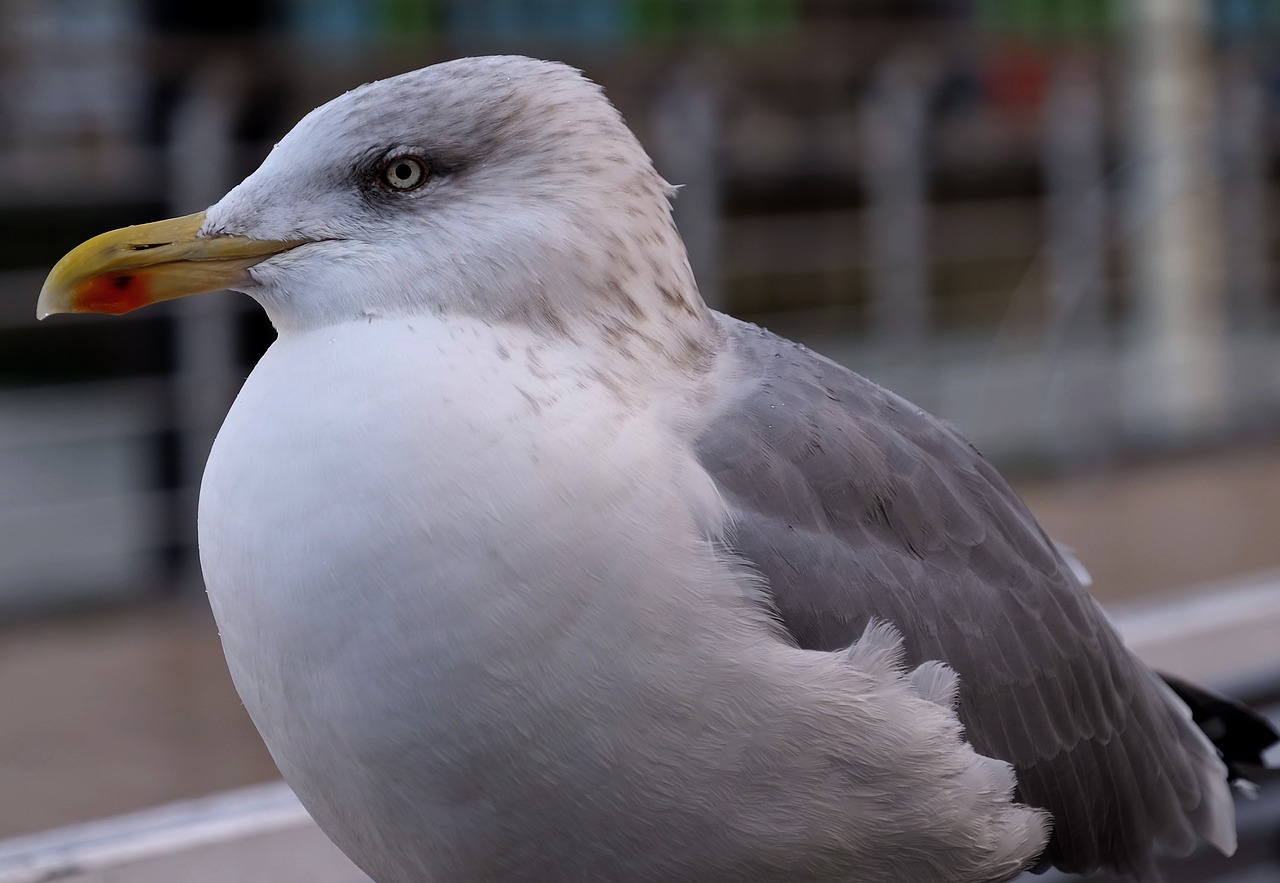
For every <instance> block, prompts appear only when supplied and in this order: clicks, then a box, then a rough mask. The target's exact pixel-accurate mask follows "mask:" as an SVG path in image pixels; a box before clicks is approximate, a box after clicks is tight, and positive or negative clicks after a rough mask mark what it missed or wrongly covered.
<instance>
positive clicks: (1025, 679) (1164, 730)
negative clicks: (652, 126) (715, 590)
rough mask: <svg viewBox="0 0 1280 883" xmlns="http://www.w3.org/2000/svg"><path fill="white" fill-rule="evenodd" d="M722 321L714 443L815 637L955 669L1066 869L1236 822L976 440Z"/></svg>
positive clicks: (726, 486) (963, 709) (1133, 869)
mask: <svg viewBox="0 0 1280 883" xmlns="http://www.w3.org/2000/svg"><path fill="white" fill-rule="evenodd" d="M721 321H722V322H723V323H724V325H725V327H726V332H727V334H728V335H729V338H730V341H731V345H732V347H733V350H734V353H735V357H736V359H737V360H738V365H737V369H738V374H737V376H736V377H735V379H734V382H733V383H731V384H728V385H727V386H728V387H730V388H732V389H733V392H732V393H731V394H728V395H727V397H726V400H725V401H724V402H722V406H723V407H722V410H721V411H720V412H719V413H718V416H717V417H715V418H714V420H713V421H712V422H711V424H710V426H709V427H708V429H707V430H706V431H705V433H704V434H703V435H702V437H701V438H700V439H699V441H698V454H699V458H700V459H701V461H702V463H703V465H704V467H705V468H706V469H707V471H708V472H709V474H710V475H711V476H712V478H713V479H714V480H715V481H716V483H717V485H718V486H719V489H720V491H721V493H722V494H723V496H724V498H725V499H726V501H727V502H728V504H729V508H730V512H731V514H732V517H733V522H734V523H733V530H732V537H731V542H732V545H733V547H734V549H735V551H736V552H737V553H738V554H740V555H741V556H742V557H743V558H745V559H746V560H748V561H750V562H751V563H752V564H753V565H754V566H755V567H756V568H757V569H758V570H759V572H760V573H761V575H762V576H763V577H764V578H765V579H766V580H767V582H768V584H769V586H770V589H771V592H772V594H773V600H774V603H775V605H776V607H777V611H778V613H779V615H780V617H781V619H782V621H783V623H784V625H785V626H786V627H787V629H788V631H789V632H790V633H791V635H792V636H793V638H794V639H795V640H796V642H797V643H798V644H799V645H800V646H802V647H806V648H811V649H820V650H834V649H838V648H840V647H845V646H848V645H849V644H851V643H853V641H854V640H855V639H856V638H857V637H858V635H860V634H861V633H862V630H863V629H864V628H865V627H866V624H867V622H868V621H869V620H870V619H872V618H875V619H882V620H885V621H888V622H891V623H893V624H894V625H895V626H896V627H897V628H898V629H899V630H900V631H901V632H902V634H903V636H904V638H905V647H906V650H907V654H908V661H909V663H910V664H911V665H912V666H915V665H919V664H921V663H923V662H926V661H927V660H930V659H941V660H943V661H945V662H946V663H947V664H949V665H950V666H951V667H952V668H954V669H955V670H956V671H957V672H958V673H959V675H960V706H959V713H960V717H961V720H962V721H963V722H964V724H965V727H966V733H967V734H968V738H969V739H970V740H971V741H972V742H973V744H974V746H975V747H976V748H977V749H978V750H979V751H980V752H981V753H983V754H988V755H991V756H993V757H997V758H1000V759H1002V760H1006V761H1008V762H1009V763H1011V764H1012V765H1013V766H1014V768H1015V769H1016V770H1017V776H1018V787H1019V793H1020V795H1021V797H1022V798H1023V799H1024V800H1026V801H1027V802H1028V803H1031V804H1033V805H1036V806H1040V807H1044V808H1046V809H1048V810H1049V811H1050V812H1051V813H1052V814H1053V816H1054V822H1055V830H1054V835H1053V840H1052V841H1051V843H1050V846H1049V848H1048V852H1047V853H1046V858H1047V859H1048V860H1049V861H1051V862H1052V863H1054V864H1056V865H1058V866H1059V867H1061V868H1063V869H1064V870H1069V871H1078V872H1083V871H1089V870H1092V869H1094V868H1097V867H1107V868H1110V869H1113V870H1116V871H1119V872H1121V873H1129V874H1133V875H1134V876H1137V877H1139V878H1146V877H1149V876H1151V875H1152V874H1154V866H1153V864H1152V844H1153V842H1154V841H1157V840H1158V841H1160V842H1162V843H1163V844H1164V845H1165V846H1167V847H1168V848H1170V849H1173V850H1175V851H1179V852H1185V851H1186V850H1187V849H1189V848H1190V847H1191V845H1192V844H1193V841H1194V836H1193V832H1194V833H1199V834H1200V835H1201V836H1204V837H1208V838H1211V839H1212V838H1214V832H1215V831H1218V832H1221V830H1222V829H1223V819H1224V817H1225V818H1226V819H1227V821H1228V822H1229V820H1230V819H1229V814H1230V813H1232V812H1233V809H1232V806H1231V803H1230V796H1229V793H1228V792H1227V789H1226V784H1225V768H1224V767H1222V764H1221V763H1220V762H1219V761H1218V760H1217V758H1216V756H1215V755H1214V754H1213V753H1212V750H1211V748H1210V747H1209V746H1208V743H1207V742H1206V741H1205V740H1204V739H1203V738H1202V737H1201V736H1200V734H1199V733H1198V732H1194V731H1193V728H1192V725H1191V724H1190V723H1189V721H1187V720H1186V719H1185V718H1184V716H1183V715H1182V714H1181V713H1180V711H1179V709H1178V708H1177V707H1176V705H1175V704H1174V703H1173V702H1171V701H1170V699H1169V696H1170V695H1171V694H1169V692H1168V691H1167V690H1162V689H1161V687H1162V686H1163V685H1162V684H1160V683H1159V681H1158V680H1157V679H1156V678H1155V676H1154V675H1152V674H1151V672H1150V671H1149V670H1148V669H1147V668H1146V667H1145V666H1143V665H1142V663H1141V662H1139V661H1138V660H1137V659H1136V658H1135V657H1134V656H1133V655H1132V654H1131V653H1130V652H1129V651H1128V650H1127V649H1126V648H1125V647H1124V646H1123V644H1122V643H1121V642H1120V639H1119V638H1118V637H1117V635H1116V634H1115V632H1114V631H1113V630H1112V628H1111V626H1110V625H1109V624H1108V622H1107V621H1106V618H1105V616H1104V615H1103V614H1102V613H1101V611H1100V610H1099V609H1098V608H1097V606H1096V605H1095V604H1094V602H1093V601H1092V599H1091V598H1090V597H1089V596H1088V594H1087V592H1086V591H1085V590H1084V588H1083V587H1082V586H1081V584H1080V582H1079V580H1078V578H1077V576H1076V575H1075V573H1074V572H1073V569H1072V567H1071V565H1070V564H1069V563H1068V562H1067V561H1066V560H1064V558H1063V556H1062V554H1061V553H1060V552H1059V550H1058V548H1057V547H1056V546H1055V545H1054V543H1053V542H1052V541H1051V540H1050V539H1049V538H1048V537H1047V536H1046V535H1045V533H1044V531H1043V530H1041V528H1040V527H1039V525H1038V524H1037V523H1036V521H1035V519H1034V518H1033V517H1032V516H1031V514H1030V513H1029V512H1028V511H1027V509H1026V507H1025V506H1024V505H1023V504H1022V502H1021V501H1020V500H1019V499H1018V497H1017V496H1016V495H1015V494H1014V492H1013V491H1012V490H1011V489H1010V488H1009V486H1008V484H1007V483H1005V481H1004V480H1003V479H1002V478H1001V477H1000V476H999V474H998V473H997V472H996V471H995V469H994V468H993V467H992V466H991V465H990V464H989V463H987V461H986V460H984V459H983V458H982V457H981V456H980V455H979V454H978V452H977V451H976V450H975V449H974V448H973V446H972V445H970V444H969V443H968V442H967V441H966V440H965V439H964V438H962V437H961V436H960V435H959V434H958V433H957V432H955V431H954V430H953V429H952V428H950V427H949V426H947V425H946V424H944V423H943V422H942V421H939V420H937V419H936V418H934V417H931V416H930V415H928V414H926V413H925V412H924V411H922V410H921V409H919V408H917V407H915V406H914V405H911V404H910V403H909V402H907V401H905V400H903V399H901V398H899V397H897V396H895V395H893V394H892V393H889V392H887V391H886V390H883V389H881V388H880V387H878V386H876V385H875V384H873V383H871V382H870V381H868V380H866V379H865V378H862V377H860V376H858V375H856V374H854V373H852V372H850V371H847V370H846V369H844V368H841V367H840V366H838V365H836V364H835V363H833V362H830V361H828V360H826V359H823V358H821V357H819V356H816V355H814V354H812V353H810V352H809V351H807V350H805V349H804V348H803V347H800V346H798V345H796V344H793V343H791V342H790V341H787V340H784V339H782V338H779V337H776V336H774V335H772V334H769V333H768V332H765V331H762V330H760V329H758V328H755V327H754V326H750V325H746V324H743V323H739V322H736V321H734V320H732V319H728V318H722V320H721ZM1224 814H1226V815H1225V816H1224ZM1222 839H1223V838H1222V837H1221V836H1218V837H1217V838H1216V840H1215V842H1218V845H1219V846H1223V847H1226V846H1228V844H1224V843H1222V842H1221V841H1222Z"/></svg>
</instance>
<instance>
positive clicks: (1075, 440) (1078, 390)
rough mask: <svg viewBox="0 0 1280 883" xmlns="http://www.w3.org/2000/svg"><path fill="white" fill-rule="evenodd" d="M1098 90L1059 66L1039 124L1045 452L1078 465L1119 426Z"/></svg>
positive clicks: (1091, 77)
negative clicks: (1047, 382)
mask: <svg viewBox="0 0 1280 883" xmlns="http://www.w3.org/2000/svg"><path fill="white" fill-rule="evenodd" d="M1101 88H1102V87H1101V83H1100V82H1099V78H1098V75H1097V72H1096V69H1095V68H1094V66H1093V65H1091V64H1090V63H1089V61H1088V60H1087V59H1083V58H1080V57H1078V56H1074V55H1064V56H1063V57H1061V58H1059V59H1058V61H1057V63H1056V64H1055V66H1054V69H1053V73H1052V79H1051V80H1050V83H1049V89H1048V93H1047V95H1046V96H1045V104H1044V110H1043V119H1042V125H1041V147H1042V153H1041V162H1042V163H1043V166H1044V176H1045V183H1046V189H1047V191H1048V193H1047V196H1046V199H1045V211H1046V215H1047V216H1046V228H1047V235H1048V244H1047V249H1046V250H1047V268H1046V269H1047V276H1048V278H1047V289H1048V296H1049V322H1048V328H1047V329H1046V333H1047V334H1048V336H1049V339H1050V347H1051V348H1052V355H1051V357H1050V358H1051V360H1052V366H1051V367H1052V369H1053V370H1054V371H1055V374H1056V375H1057V379H1056V383H1055V390H1054V393H1053V395H1052V396H1050V397H1049V400H1048V405H1047V409H1048V413H1047V414H1046V418H1047V419H1046V425H1045V431H1046V435H1045V438H1044V445H1045V448H1046V450H1048V451H1050V452H1053V453H1054V454H1055V455H1056V456H1058V457H1062V458H1066V459H1071V458H1076V457H1080V456H1087V455H1092V454H1097V453H1100V452H1101V451H1102V450H1104V449H1105V448H1106V447H1107V441H1108V439H1107V437H1108V435H1109V434H1110V429H1111V425H1112V419H1113V418H1114V411H1115V408H1114V404H1115V403H1114V401H1113V399H1114V393H1113V392H1112V387H1113V384H1112V383H1111V376H1110V374H1111V369H1112V364H1111V361H1110V360H1109V359H1106V358H1104V356H1105V355H1106V352H1105V350H1106V347H1107V340H1106V336H1105V334H1104V332H1105V330H1106V295H1107V187H1106V162H1105V157H1104V139H1105V129H1106V127H1105V121H1104V117H1103V108H1102V98H1101Z"/></svg>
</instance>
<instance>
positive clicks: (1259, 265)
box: [1214, 52, 1270, 330]
mask: <svg viewBox="0 0 1280 883" xmlns="http://www.w3.org/2000/svg"><path fill="white" fill-rule="evenodd" d="M1216 104H1217V107H1218V112H1219V116H1218V119H1217V120H1216V123H1217V124H1216V126H1215V127H1214V128H1215V130H1216V131H1217V132H1218V133H1220V134H1219V149H1218V167H1219V170H1220V172H1219V173H1220V175H1221V180H1222V209H1223V218H1222V220H1223V228H1224V230H1225V236H1224V237H1223V257H1224V262H1223V263H1224V267H1225V272H1226V280H1225V293H1226V307H1227V311H1228V317H1229V319H1230V320H1231V324H1232V325H1233V326H1234V327H1236V328H1239V329H1245V330H1253V329H1256V328H1258V327H1260V326H1261V325H1262V324H1264V323H1265V322H1266V321H1267V319H1268V310H1267V287H1268V283H1269V281H1270V280H1269V275H1270V274H1269V273H1268V272H1267V270H1268V267H1267V262H1268V256H1267V240H1268V233H1269V230H1268V223H1267V220H1268V219H1267V193H1268V190H1267V186H1266V185H1267V154H1266V96H1265V95H1263V92H1262V86H1261V84H1260V83H1259V82H1258V75H1257V72H1256V69H1255V67H1254V65H1253V62H1252V58H1250V57H1249V55H1248V53H1244V52H1236V53H1233V54H1231V55H1229V56H1228V58H1227V63H1226V65H1225V66H1224V68H1223V71H1222V80H1221V83H1220V84H1219V89H1218V101H1217V102H1216Z"/></svg>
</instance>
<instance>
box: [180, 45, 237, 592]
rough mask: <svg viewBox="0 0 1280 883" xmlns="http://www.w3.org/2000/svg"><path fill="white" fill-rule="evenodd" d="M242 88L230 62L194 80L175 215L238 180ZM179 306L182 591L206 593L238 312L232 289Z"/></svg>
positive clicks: (183, 110) (186, 106) (184, 114)
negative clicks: (205, 503)
mask: <svg viewBox="0 0 1280 883" xmlns="http://www.w3.org/2000/svg"><path fill="white" fill-rule="evenodd" d="M240 85H241V84H240V76H239V75H238V74H237V72H236V69H235V68H234V67H233V66H232V65H231V64H230V63H221V64H220V63H214V64H211V65H209V66H207V67H206V68H204V69H203V70H201V71H200V72H199V73H198V74H197V75H196V76H195V77H194V78H193V79H192V80H191V81H190V83H189V88H188V91H187V94H186V95H185V98H184V101H183V103H182V104H181V106H180V107H179V108H178V110H177V111H176V113H175V114H174V117H173V126H172V137H171V139H170V144H169V168H168V173H169V187H170V202H171V205H172V210H173V212H174V213H175V214H188V213H190V212H193V211H199V210H201V209H203V208H206V207H207V206H209V205H210V204H211V203H213V202H215V201H216V200H217V199H218V198H219V197H221V196H222V194H223V193H225V192H226V191H227V189H228V188H229V187H230V186H231V184H232V183H233V182H232V180H231V178H232V175H233V170H234V150H235V140H234V119H235V109H236V103H237V99H238V97H239V94H240V91H241V89H240ZM173 309H174V314H173V315H174V358H175V377H174V385H173V392H174V396H173V402H174V417H175V422H176V428H177V431H178V437H179V439H180V443H179V451H178V456H179V466H178V468H179V474H180V481H181V487H180V488H179V492H178V494H177V495H176V500H177V501H178V511H177V512H176V513H175V518H174V520H175V525H174V528H173V529H174V532H175V533H174V540H175V541H176V542H177V543H178V544H179V545H180V547H181V548H182V550H183V558H182V561H183V564H184V569H183V571H182V573H181V575H180V578H181V580H182V584H183V588H185V589H189V590H193V591H200V590H202V587H203V581H202V580H201V578H200V563H199V560H198V556H197V555H196V553H195V552H196V532H195V529H196V500H197V497H198V494H199V488H200V477H201V475H202V474H203V473H204V464H205V461H206V460H207V459H208V457H209V450H210V448H211V447H212V446H213V439H214V436H215V435H216V434H217V432H218V427H219V426H220V425H221V424H222V419H223V417H224V416H226V413H227V408H228V407H230V405H231V401H232V400H233V399H234V397H235V394H236V391H237V389H238V383H237V378H236V334H235V311H234V304H233V302H232V301H231V299H230V297H228V296H227V295H226V294H225V293H221V294H217V295H202V296H200V297H193V298H184V299H182V300H179V301H177V302H176V303H174V304H173Z"/></svg>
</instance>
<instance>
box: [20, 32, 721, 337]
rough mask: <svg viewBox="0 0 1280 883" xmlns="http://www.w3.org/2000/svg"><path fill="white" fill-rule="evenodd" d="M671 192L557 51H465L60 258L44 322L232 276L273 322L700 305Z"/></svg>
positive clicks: (352, 103)
mask: <svg viewBox="0 0 1280 883" xmlns="http://www.w3.org/2000/svg"><path fill="white" fill-rule="evenodd" d="M669 196H670V187H669V185H667V184H666V182H664V181H663V180H662V179H661V177H659V175H658V174H657V173H656V172H655V171H654V169H653V166H652V163H651V162H650V160H649V158H648V156H647V155H646V154H645V152H644V150H643V149H642V148H641V147H640V145H639V143H638V142H637V141H636V139H635V137H634V136H633V135H632V133H631V132H630V130H629V129H628V128H627V127H626V125H625V123H623V121H622V118H621V117H620V115H619V114H618V113H617V111H616V110H615V109H614V108H613V106H612V105H611V104H610V103H609V102H608V101H607V100H606V99H605V97H604V95H603V93H602V91H601V90H600V89H599V88H598V87H597V86H595V85H594V84H593V83H591V82H590V81H588V80H586V79H585V78H584V77H582V76H581V75H580V74H579V73H578V72H577V71H575V70H573V69H571V68H569V67H566V66H564V65H561V64H554V63H549V62H543V61H536V60H533V59H529V58H521V57H495V58H466V59H460V60H458V61H453V62H448V63H445V64H439V65H435V66H433V67H429V68H425V69H423V70H420V71H415V72H413V73H408V74H403V75H401V76H398V77H393V78H391V79H387V80H382V81H379V82H376V83H371V84H369V85H366V86H362V87H360V88H358V89H355V90H353V91H351V92H348V93H346V94H344V95H342V96H340V97H338V98H336V99H334V100H333V101H330V102H329V103H328V104H325V105H323V106H322V107H320V108H317V109H316V110H314V111H312V112H311V113H310V114H308V115H307V116H306V117H305V118H303V120H302V121H301V122H299V123H298V125H297V126H296V127H294V129H293V130H292V131H291V132H290V133H289V134H288V135H286V136H285V137H284V139H283V140H281V142H280V143H279V144H278V145H276V147H275V149H274V150H273V151H272V152H271V153H270V155H268V156H267V158H266V160H265V161H264V162H263V164H262V165H261V167H259V168H258V170H257V171H255V172H254V173H253V174H252V175H250V176H249V177H248V178H247V179H245V180H244V182H242V183H241V184H240V185H239V186H237V187H236V188H234V189H233V190H232V191H231V192H230V193H228V194H227V195H226V196H225V197H223V198H222V199H221V200H220V201H219V202H218V203H217V204H216V205H214V206H212V207H210V208H209V209H208V210H207V211H205V212H201V213H198V214H195V215H189V216H187V217H184V218H178V219H175V220H170V221H161V222H158V223H155V224H145V225H141V226H137V227H128V228H125V229H122V230H116V231H113V232H110V233H105V234H103V235H101V236H98V237H95V238H94V239H91V240H89V241H88V242H86V243H84V244H83V245H81V246H79V247H78V248H76V249H75V250H74V251H72V252H71V253H70V254H68V255H67V256H66V257H64V258H63V259H62V260H61V261H60V262H59V263H58V265H57V266H56V267H54V269H53V271H52V272H51V273H50V275H49V278H48V280H47V281H46V283H45V286H44V289H43V290H42V291H41V294H40V301H39V306H38V313H39V315H40V316H41V317H43V316H45V315H48V314H50V313H57V312H106V313H124V312H128V311H130V310H133V309H136V308H138V307H141V306H144V305H146V304H149V303H154V302H156V301H160V300H167V299H171V298H175V297H180V296H183V295H187V294H195V293H198V292H202V291H210V290H216V289H221V288H231V289H236V290H240V291H244V292H246V293H248V294H250V295H252V296H253V297H254V298H255V299H257V300H258V301H259V302H260V303H261V304H262V305H263V307H264V308H265V309H266V311H267V313H268V314H269V315H270V317H271V319H272V321H273V322H274V323H275V325H276V326H277V328H279V329H281V330H285V329H296V328H314V327H322V326H325V325H330V324H334V323H339V322H344V321H351V320H356V319H363V318H367V317H372V316H383V315H406V314H407V315H412V314H416V313H421V312H435V313H446V314H447V313H451V312H453V313H461V314H468V315H473V316H478V317H481V318H485V319H490V320H493V321H521V322H528V323H533V324H540V325H542V326H544V327H548V328H551V329H553V330H564V329H565V328H566V327H567V326H570V325H572V324H574V323H575V322H576V321H578V320H579V319H585V320H587V321H592V322H596V323H599V322H600V321H601V317H602V316H603V317H604V321H635V322H639V321H642V320H643V319H644V317H645V315H646V314H647V313H648V312H650V311H659V310H661V311H666V312H667V313H668V314H670V313H671V312H672V311H673V310H675V311H676V312H681V311H682V312H684V313H686V314H687V315H689V316H690V317H693V318H696V317H698V316H700V315H701V314H703V313H704V312H705V310H704V307H703V306H702V304H701V301H700V299H699V298H698V296H697V292H696V288H695V286H694V283H693V279H692V275H691V273H690V272H689V268H688V262H687V260H686V257H685V252H684V248H683V245H682V244H681V243H680V240H679V237H678V235H677V234H676V232H675V229H674V226H673V225H672V223H671V218H670V209H669V204H668V198H669Z"/></svg>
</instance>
